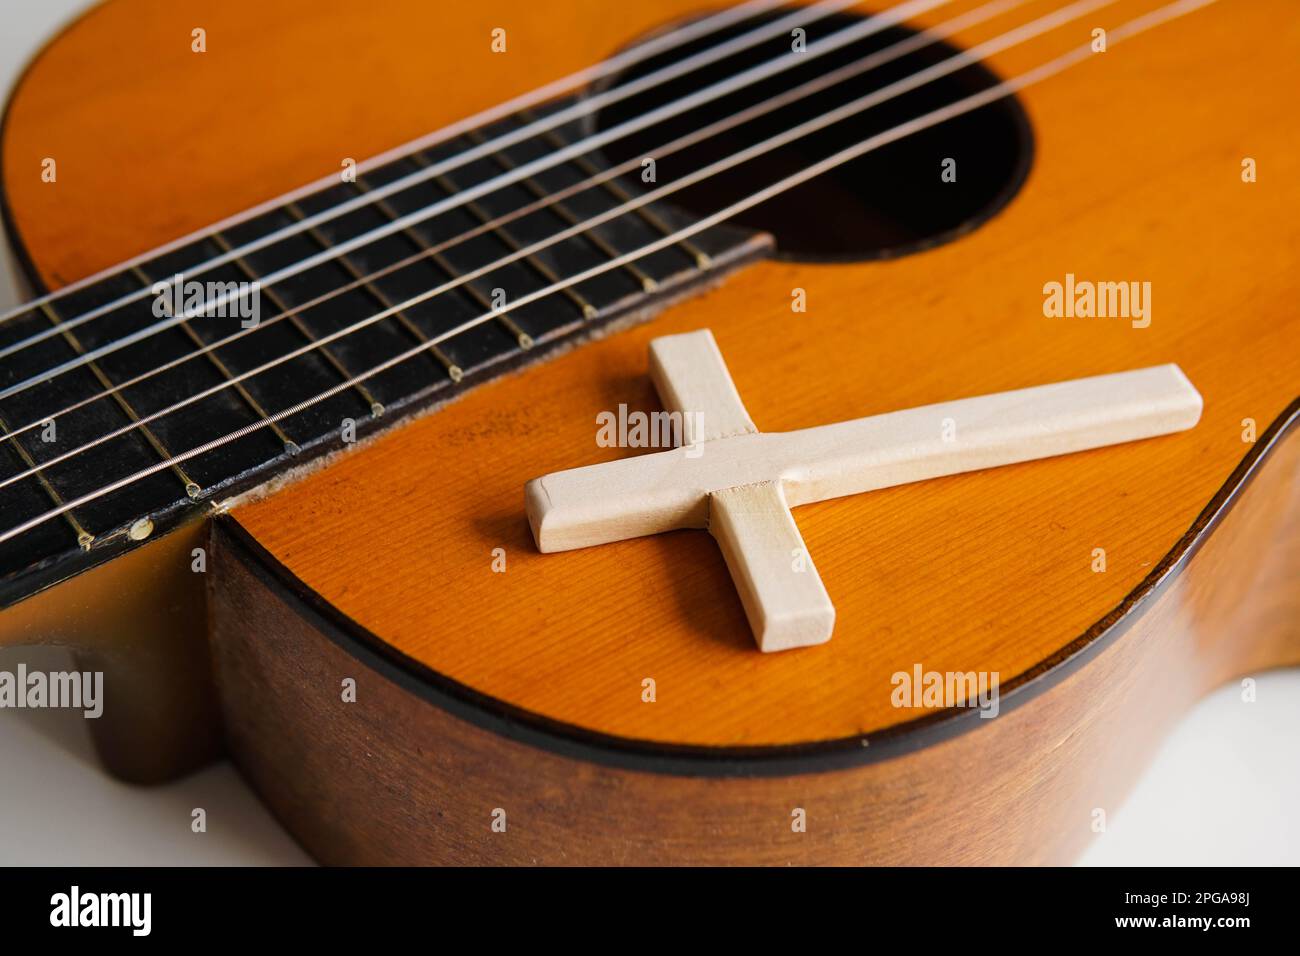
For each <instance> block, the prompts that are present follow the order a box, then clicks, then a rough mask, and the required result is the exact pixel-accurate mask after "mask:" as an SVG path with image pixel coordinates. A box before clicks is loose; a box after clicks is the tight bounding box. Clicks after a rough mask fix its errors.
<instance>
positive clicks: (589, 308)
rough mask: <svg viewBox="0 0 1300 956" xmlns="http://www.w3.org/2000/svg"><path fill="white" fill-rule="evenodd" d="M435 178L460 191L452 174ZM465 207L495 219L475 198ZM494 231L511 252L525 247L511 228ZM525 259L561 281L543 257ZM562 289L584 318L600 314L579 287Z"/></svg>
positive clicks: (478, 215)
mask: <svg viewBox="0 0 1300 956" xmlns="http://www.w3.org/2000/svg"><path fill="white" fill-rule="evenodd" d="M416 161H417V162H424V161H423V158H422V157H421V158H420V159H417V160H416ZM433 180H434V182H436V183H437V184H438V185H439V186H441V187H442V188H443V189H444V190H446V191H447V193H448V194H455V193H458V192H460V186H458V185H457V184H456V181H455V180H454V179H452V178H451V177H450V176H448V175H446V174H443V175H441V176H435V177H434V178H433ZM465 208H466V209H468V210H469V211H470V212H471V213H473V215H474V218H475V219H477V220H478V221H479V222H481V223H483V224H485V225H486V224H487V223H490V222H492V221H493V218H494V217H493V216H492V215H491V214H490V213H489V212H488V211H487V210H486V209H484V208H483V207H482V206H480V205H479V204H478V203H477V202H476V201H474V200H470V201H469V202H467V203H466V204H465ZM492 232H493V233H495V234H496V236H497V238H498V239H500V240H501V241H502V242H503V243H505V245H506V246H508V247H509V248H510V251H511V252H518V251H519V250H520V249H522V248H524V247H523V245H522V244H521V243H520V242H519V240H518V239H516V238H515V235H514V233H512V232H510V230H508V229H506V228H505V227H504V226H493V227H492ZM523 261H524V262H527V263H528V265H529V266H531V267H532V269H533V271H534V272H536V273H537V274H538V275H540V276H541V277H542V278H543V279H545V280H546V281H547V282H548V283H554V282H559V281H560V277H559V276H558V275H556V273H555V271H554V270H553V269H551V267H550V266H548V265H547V264H546V263H544V262H542V260H541V259H538V258H537V257H536V256H531V255H530V256H524V258H523ZM562 291H563V293H564V297H565V298H566V299H568V300H569V301H570V302H572V303H573V304H574V305H575V306H576V307H577V309H578V311H579V312H581V313H582V317H583V318H584V319H594V318H596V316H598V315H599V314H600V310H599V309H598V308H596V307H595V306H594V305H592V304H591V302H589V301H588V300H587V298H586V297H585V296H584V295H582V293H580V292H578V290H577V289H575V288H573V287H572V286H569V287H568V288H565V289H563V290H562Z"/></svg>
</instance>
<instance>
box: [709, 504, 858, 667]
mask: <svg viewBox="0 0 1300 956" xmlns="http://www.w3.org/2000/svg"><path fill="white" fill-rule="evenodd" d="M709 533H710V534H712V535H713V537H714V539H715V540H716V541H717V542H718V546H719V547H720V548H721V549H722V557H723V558H724V559H725V560H726V562H727V567H728V569H730V571H731V578H732V580H733V581H735V582H736V591H737V593H738V594H739V595H740V603H741V604H742V605H744V607H745V617H747V618H748V619H749V626H750V629H751V630H753V632H754V640H756V641H757V642H758V648H759V650H761V651H767V652H771V651H788V650H791V649H792V648H796V647H809V646H811V645H813V644H823V643H825V642H826V641H829V640H830V639H831V632H832V631H833V630H834V628H835V607H834V605H832V604H831V599H830V595H828V594H827V593H826V587H825V585H823V584H822V579H821V577H820V576H819V575H818V574H817V568H816V566H815V565H814V564H813V560H812V557H811V556H810V555H809V554H808V548H807V546H806V545H805V544H804V543H803V537H802V536H801V535H800V534H799V526H798V525H796V524H795V523H794V516H793V515H791V514H790V505H789V503H788V502H787V501H786V500H785V492H784V491H783V490H782V488H781V483H780V482H779V481H764V482H759V483H758V484H754V485H741V486H739V487H737V488H723V489H721V490H720V491H715V492H713V493H712V494H711V495H710V496H709Z"/></svg>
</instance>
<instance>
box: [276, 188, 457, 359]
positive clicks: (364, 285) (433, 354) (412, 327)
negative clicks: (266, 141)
mask: <svg viewBox="0 0 1300 956" xmlns="http://www.w3.org/2000/svg"><path fill="white" fill-rule="evenodd" d="M352 185H354V186H355V185H356V184H355V183H353V184H352ZM285 208H286V209H287V210H288V211H289V213H290V215H293V216H296V217H298V218H300V219H301V218H302V216H303V210H302V209H301V208H300V207H299V206H298V205H297V203H291V204H290V205H288V206H286V207H285ZM307 234H308V235H309V236H311V238H312V239H313V241H315V243H316V244H317V245H318V246H320V247H321V248H322V249H333V248H334V243H333V242H332V241H330V238H329V237H328V236H327V235H325V234H324V233H323V232H321V231H320V230H319V229H318V228H317V227H315V226H312V227H311V228H309V229H308V230H307ZM337 261H338V263H339V265H341V266H342V267H343V268H344V269H345V270H346V271H347V273H348V274H349V275H351V276H352V278H353V279H355V280H357V281H358V282H360V283H361V284H360V285H359V286H358V288H361V289H364V290H365V291H366V292H367V293H368V294H369V295H370V297H371V298H372V299H374V300H375V301H376V302H378V303H379V304H380V305H381V306H383V307H384V309H386V310H387V309H395V311H394V312H393V315H392V316H391V318H395V319H397V321H398V324H399V325H401V327H402V328H403V329H404V330H405V331H406V332H407V334H408V335H410V336H411V337H412V338H414V339H415V340H416V341H417V342H428V341H429V337H428V336H427V335H425V334H424V330H423V329H421V328H420V327H419V326H418V325H416V324H415V322H414V321H412V320H411V318H410V317H409V316H408V315H407V314H406V312H405V310H403V309H396V308H395V303H394V302H393V300H392V298H391V297H390V296H389V295H388V293H386V292H384V291H383V290H382V289H380V288H379V287H378V286H377V285H375V284H374V283H373V282H371V281H370V278H369V276H367V275H366V274H365V273H364V272H362V271H361V269H360V268H358V266H357V264H356V263H355V262H354V261H353V260H352V254H351V253H350V252H345V253H344V254H343V255H341V256H339V258H338V260H337ZM428 355H429V359H430V361H432V362H433V363H434V364H435V365H439V366H441V367H442V369H443V371H445V372H446V373H447V376H448V378H450V379H451V380H452V381H453V382H459V381H460V380H461V379H462V378H464V377H465V372H464V370H462V369H461V367H460V366H459V365H457V364H456V363H455V362H453V361H452V360H451V358H450V357H449V356H448V355H447V353H446V352H444V351H443V350H442V349H440V348H438V346H436V345H431V346H430V347H429V350H428Z"/></svg>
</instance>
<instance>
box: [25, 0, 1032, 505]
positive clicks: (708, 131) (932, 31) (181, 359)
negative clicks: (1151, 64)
mask: <svg viewBox="0 0 1300 956" xmlns="http://www.w3.org/2000/svg"><path fill="white" fill-rule="evenodd" d="M1028 2H1030V0H990V2H988V3H985V4H984V5H982V6H980V7H978V8H976V9H974V10H971V11H969V12H967V13H964V14H961V15H960V16H957V17H954V18H953V19H951V20H948V21H946V22H944V23H942V24H939V25H937V26H934V27H930V28H928V29H926V30H924V31H922V32H920V33H917V34H914V35H913V36H911V37H908V38H907V39H905V40H900V41H899V42H898V43H894V44H891V45H890V46H888V47H885V48H883V49H881V50H878V51H876V52H874V53H872V54H870V55H868V56H866V57H863V58H862V59H860V60H857V61H854V62H853V63H850V64H848V65H846V66H844V67H841V68H839V69H837V70H834V71H832V72H831V73H827V74H824V75H822V76H819V77H816V78H814V79H812V80H809V81H808V82H806V83H803V84H801V85H800V86H798V87H795V88H793V89H791V90H787V91H785V92H784V93H781V94H779V95H777V96H775V97H772V98H770V99H765V100H763V101H762V102H760V103H757V104H755V105H753V106H751V107H748V108H746V109H745V110H742V111H740V112H738V113H734V114H731V115H729V116H727V117H724V118H722V119H720V120H717V121H715V122H714V123H711V124H709V125H708V126H704V127H701V128H700V129H697V130H694V131H692V132H690V133H687V134H686V135H684V136H681V137H679V138H677V139H675V140H673V141H672V142H670V143H667V144H665V145H663V146H660V147H658V148H656V149H653V150H651V152H652V153H653V154H654V155H655V156H656V157H659V158H663V157H664V156H670V155H672V154H674V153H676V152H678V151H680V150H682V149H685V148H687V147H689V146H691V145H694V144H695V143H698V142H701V141H702V140H705V139H709V138H711V137H713V136H715V135H717V134H719V133H722V132H725V131H726V130H729V129H732V128H734V127H736V126H739V125H741V124H743V123H745V122H748V121H749V120H751V119H755V118H757V117H759V116H763V115H765V114H767V113H769V112H772V111H774V110H777V109H780V108H782V107H783V106H786V105H788V104H790V103H792V102H796V101H798V100H800V99H805V98H807V97H809V96H812V95H815V94H816V93H819V92H821V91H822V90H824V89H827V88H829V87H831V86H834V85H836V84H838V83H841V82H843V81H845V80H847V79H851V78H853V77H855V76H858V75H860V74H862V73H865V72H868V71H870V70H872V69H875V68H876V67H878V66H881V65H883V64H885V63H889V62H892V61H893V60H896V59H898V58H899V57H902V56H906V55H907V54H910V53H913V52H915V51H917V50H919V49H922V48H924V47H925V46H928V45H929V44H931V43H934V42H937V41H938V40H942V39H946V38H948V37H950V36H953V35H954V34H956V33H959V32H961V31H963V30H966V29H968V28H970V27H972V26H977V25H978V24H980V23H983V22H985V21H986V20H989V19H992V18H994V17H996V16H999V15H1001V14H1003V13H1006V12H1009V11H1010V10H1012V9H1014V8H1016V7H1019V6H1022V5H1024V4H1025V3H1028ZM640 163H641V159H640V157H633V158H632V159H629V160H626V161H625V162H623V163H620V164H619V165H617V166H614V167H611V168H609V169H606V170H603V171H602V172H600V173H599V174H597V175H595V176H592V177H590V178H588V179H585V180H580V181H578V182H576V183H573V184H572V185H570V186H566V187H564V188H563V189H561V190H559V191H557V192H555V193H549V194H547V195H546V196H545V197H543V198H540V199H537V200H534V201H533V202H530V203H528V204H527V205H525V206H522V207H520V208H518V209H514V210H512V211H510V212H509V213H506V214H504V215H502V216H499V217H497V218H496V219H493V220H490V221H488V222H484V223H481V224H479V225H478V226H476V227H474V228H472V229H470V230H468V231H467V232H464V233H461V234H459V235H457V236H453V237H451V238H449V239H445V240H443V241H441V242H439V243H437V244H435V245H432V246H430V247H428V248H426V249H421V250H419V251H417V252H415V253H412V254H411V255H409V256H407V257H405V258H404V259H400V260H398V261H396V262H393V263H390V264H389V265H386V266H384V267H383V268H381V269H377V270H375V271H373V272H370V273H367V274H365V275H362V276H359V277H358V278H356V279H354V280H352V281H351V282H349V283H346V284H345V285H342V286H339V287H337V288H335V289H331V290H330V291H328V292H325V293H322V294H321V295H318V296H315V297H314V298H312V299H309V300H307V301H305V302H302V303H300V304H299V305H296V306H294V307H293V308H290V309H286V310H285V311H283V312H280V313H278V314H276V315H274V316H272V317H270V318H268V319H266V320H264V321H262V322H259V323H258V324H257V325H255V326H252V327H250V328H241V329H239V330H238V331H236V332H233V333H231V334H230V335H227V336H225V337H224V338H220V339H215V340H213V341H212V342H210V343H208V344H206V345H204V346H203V347H202V348H200V349H197V350H195V351H192V352H186V353H185V354H183V355H180V356H177V357H176V358H174V359H172V360H170V361H168V362H165V363H163V364H162V365H159V366H157V367H156V368H151V369H149V370H147V371H145V372H142V373H140V374H139V375H136V376H134V377H133V378H130V379H126V380H124V381H122V382H119V383H117V384H115V385H113V386H112V387H111V388H107V389H105V390H103V391H101V392H96V393H94V394H91V395H88V396H86V397H85V398H82V399H80V400H78V401H76V402H73V403H72V404H70V405H67V406H64V407H63V408H61V409H60V410H59V411H57V412H54V413H53V414H49V415H44V416H41V417H38V418H36V419H33V420H32V421H30V422H28V423H27V424H25V425H22V426H20V427H17V428H11V429H10V431H9V432H8V434H7V435H4V436H0V437H3V438H5V439H9V440H14V439H17V437H18V436H20V435H22V434H24V433H26V432H28V431H30V430H32V429H35V428H41V427H44V426H46V425H47V424H48V423H50V422H52V421H56V420H57V419H58V418H59V417H60V416H63V415H66V414H68V413H69V412H72V411H76V410H77V409H79V408H82V407H84V406H86V405H88V404H90V403H92V402H96V401H99V400H101V399H104V398H108V397H111V396H112V395H114V394H116V393H118V392H121V391H122V390H124V389H127V388H131V387H133V386H135V385H138V384H140V383H141V382H144V381H146V380H148V379H149V378H152V377H153V376H154V375H157V374H160V373H162V372H165V371H169V370H171V369H173V368H177V367H179V366H181V365H184V364H185V363H186V362H189V361H190V360H191V359H195V358H200V357H201V356H203V355H206V354H208V353H210V352H213V351H215V350H217V349H219V348H222V347H223V346H225V345H228V344H230V343H232V342H235V341H237V340H239V339H242V338H244V337H245V336H248V335H252V334H254V333H255V332H258V331H260V330H262V329H267V328H270V327H272V326H274V325H276V324H277V323H279V322H281V321H283V320H285V319H288V318H291V317H292V316H294V315H297V314H299V313H302V312H305V311H308V310H310V309H313V308H315V307H316V306H318V305H321V304H323V303H324V302H327V301H329V300H330V299H333V298H335V297H337V296H339V295H342V294H344V293H347V292H349V291H352V290H354V289H357V288H360V287H362V286H364V285H366V284H368V283H370V282H373V281H374V280H376V279H380V278H383V277H384V276H386V275H389V274H391V273H393V272H396V271H399V270H401V269H404V268H406V267H407V266H409V265H412V264H414V263H416V262H419V261H421V260H424V259H428V258H430V257H432V256H434V255H436V254H438V253H440V252H442V251H444V250H446V249H448V248H451V247H453V246H456V245H459V244H461V243H464V242H467V241H469V240H471V239H474V238H476V237H478V236H481V235H484V234H485V233H488V232H491V231H492V230H494V229H497V228H499V227H501V226H505V225H509V224H510V223H511V222H513V221H515V220H516V219H520V218H522V217H524V216H527V215H531V214H532V213H534V212H537V211H539V210H542V209H545V208H547V207H549V206H552V205H555V204H557V203H559V202H562V201H564V200H565V199H567V198H569V197H570V196H573V195H576V194H578V193H581V192H585V191H587V190H589V189H592V188H595V187H597V186H599V185H601V184H603V183H605V182H608V181H609V180H611V179H614V178H616V177H618V176H620V175H622V174H623V173H625V172H628V171H630V170H632V169H635V168H636V167H638V166H639V165H640ZM586 228H589V227H584V229H583V231H584V232H585V231H586ZM490 266H491V267H492V268H495V264H490ZM466 281H468V280H466ZM320 344H321V343H320V342H316V343H314V344H313V345H312V346H311V348H312V349H314V348H317V347H319V346H320ZM111 437H115V435H109V436H105V439H104V440H107V438H111ZM96 443H98V442H96ZM84 447H86V446H83V448H84ZM59 460H61V459H59ZM56 463H57V461H56V460H50V461H47V462H46V463H45V466H49V465H53V464H56ZM19 477H22V476H15V477H14V478H13V479H10V480H7V481H0V488H2V487H4V486H5V485H6V484H9V483H10V482H11V481H12V480H17V478H19Z"/></svg>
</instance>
